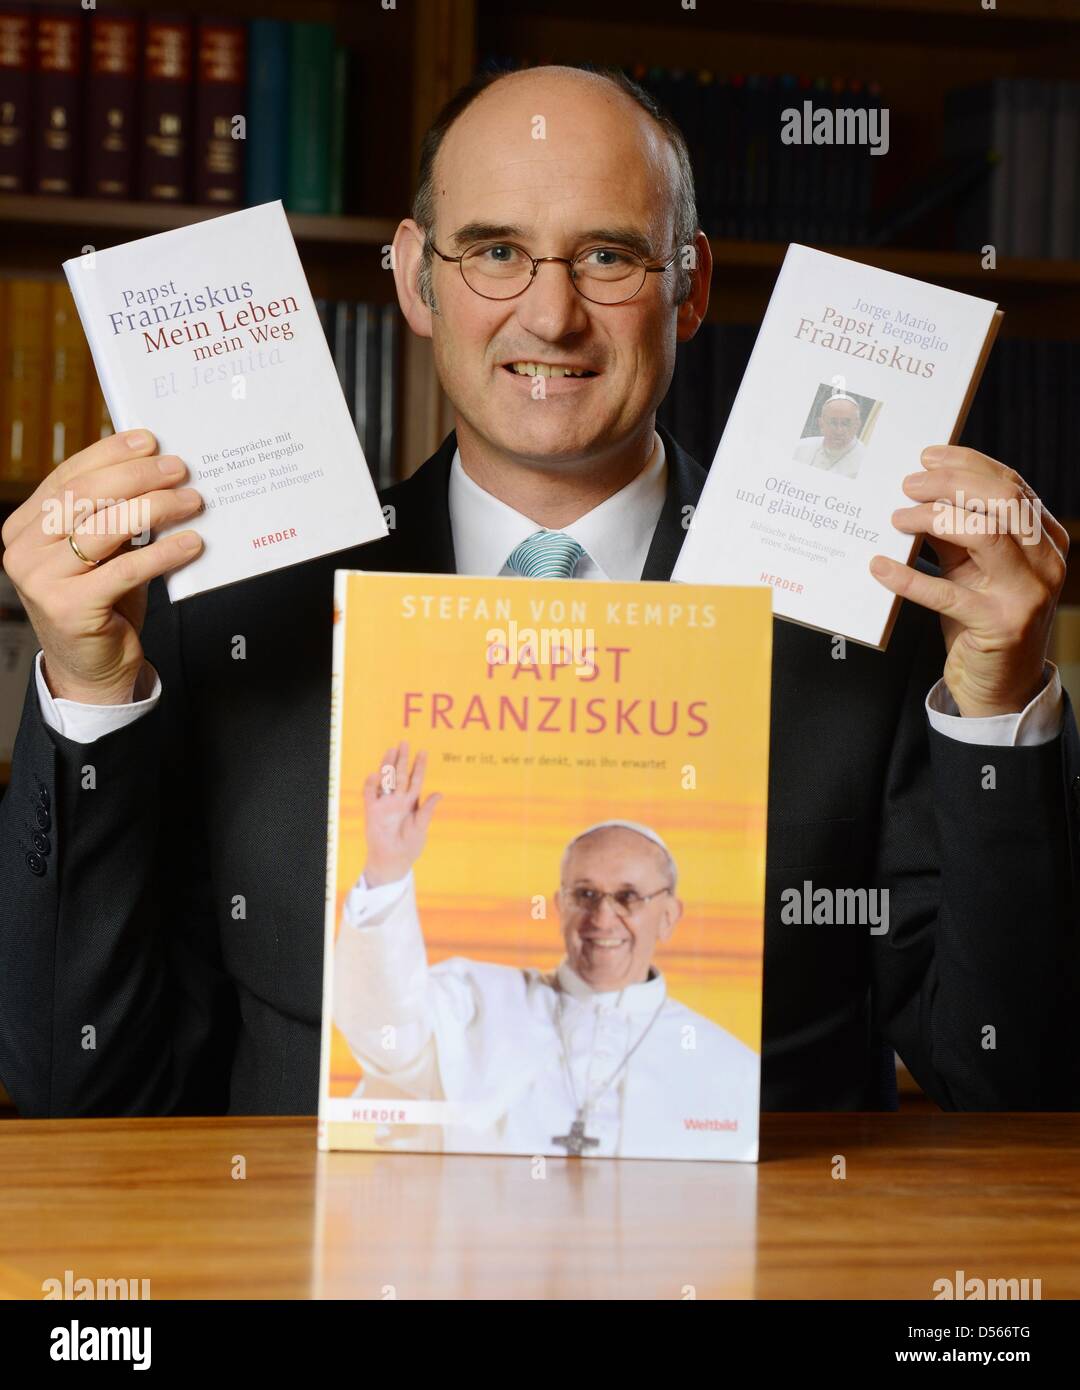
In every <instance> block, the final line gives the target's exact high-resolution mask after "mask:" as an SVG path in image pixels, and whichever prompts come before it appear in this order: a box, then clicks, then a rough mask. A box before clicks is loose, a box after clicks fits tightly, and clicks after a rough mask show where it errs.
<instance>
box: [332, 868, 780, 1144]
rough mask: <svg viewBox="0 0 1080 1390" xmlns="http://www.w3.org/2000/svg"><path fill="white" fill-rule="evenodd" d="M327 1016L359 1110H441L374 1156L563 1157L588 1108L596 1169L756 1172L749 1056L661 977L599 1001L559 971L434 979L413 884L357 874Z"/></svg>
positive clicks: (754, 1066) (461, 964)
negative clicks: (350, 1065) (718, 1166)
mask: <svg viewBox="0 0 1080 1390" xmlns="http://www.w3.org/2000/svg"><path fill="white" fill-rule="evenodd" d="M333 1016H334V1022H335V1023H336V1024H337V1026H338V1028H339V1029H340V1030H341V1032H342V1034H343V1035H344V1037H345V1038H346V1040H347V1041H348V1044H349V1047H350V1048H351V1049H352V1052H353V1055H354V1056H355V1057H356V1059H357V1061H358V1062H359V1063H360V1064H361V1066H362V1067H363V1069H364V1079H363V1080H362V1081H361V1082H360V1085H359V1086H358V1088H357V1090H356V1092H355V1095H356V1096H357V1097H363V1098H366V1099H369V1100H373V1101H380V1100H381V1101H387V1100H397V1101H399V1102H400V1101H409V1100H413V1101H422V1102H433V1101H434V1102H437V1103H441V1104H440V1105H439V1109H438V1111H437V1112H436V1114H435V1115H430V1114H429V1115H428V1117H427V1119H426V1123H422V1124H417V1123H415V1122H414V1121H413V1118H412V1117H411V1116H410V1115H409V1112H408V1110H407V1109H406V1108H405V1107H404V1106H402V1107H401V1108H400V1111H399V1123H396V1124H385V1125H383V1126H381V1127H380V1129H379V1131H378V1133H377V1138H376V1142H377V1143H378V1144H379V1146H380V1147H385V1148H395V1147H400V1148H409V1149H417V1148H420V1149H437V1150H443V1151H445V1152H450V1153H516V1154H556V1155H560V1156H562V1157H565V1156H566V1152H567V1150H566V1147H565V1146H564V1145H560V1144H559V1143H558V1142H557V1138H558V1136H560V1135H561V1136H566V1135H568V1134H569V1132H570V1126H571V1124H572V1123H573V1121H574V1119H575V1116H576V1115H577V1114H578V1113H579V1110H581V1108H582V1107H583V1105H584V1103H585V1102H586V1101H588V1107H587V1112H586V1117H585V1134H586V1135H587V1136H588V1137H589V1138H591V1139H595V1140H596V1143H595V1144H593V1145H589V1147H588V1151H587V1156H590V1157H593V1156H594V1157H619V1158H697V1159H707V1158H714V1159H716V1158H726V1159H744V1160H747V1161H753V1160H754V1159H756V1158H757V1118H758V1109H759V1085H760V1059H759V1058H758V1055H757V1053H756V1052H754V1051H753V1049H751V1048H749V1047H747V1046H746V1044H745V1043H743V1042H741V1041H740V1040H739V1039H738V1038H736V1037H734V1036H733V1035H732V1034H731V1033H729V1032H727V1030H726V1029H724V1028H721V1027H720V1026H719V1025H718V1024H716V1023H713V1022H712V1020H711V1019H708V1018H705V1017H704V1016H703V1015H701V1014H697V1013H694V1012H693V1010H691V1009H688V1008H687V1007H686V1005H685V1004H680V1003H679V1002H678V1001H677V1000H675V999H672V998H671V997H670V996H669V995H668V993H667V985H666V983H665V981H664V977H663V975H661V974H659V973H658V972H657V971H656V970H655V969H654V970H653V972H652V974H651V977H650V978H649V979H648V980H644V981H642V982H641V983H640V984H633V985H627V986H625V987H624V988H623V989H619V990H607V991H594V990H593V989H592V988H591V987H590V986H589V985H588V984H586V982H585V981H584V980H583V979H582V978H581V977H580V976H579V975H578V974H577V973H576V971H574V970H573V969H572V967H571V966H570V963H569V961H567V960H565V959H564V960H563V962H562V963H561V964H560V965H559V967H558V969H557V970H555V971H554V972H552V973H550V974H547V973H543V972H541V971H539V970H532V969H518V968H516V967H514V966H508V965H495V964H493V963H491V962H489V961H477V960H469V959H467V958H466V957H464V956H455V957H452V958H451V959H449V960H443V961H439V962H438V963H437V964H436V965H433V966H429V965H428V961H427V951H426V949H425V946H424V938H423V933H422V931H421V926H420V919H419V915H418V912H417V904H416V892H415V886H414V880H413V875H412V872H411V871H410V872H409V873H408V874H407V875H406V876H405V877H404V878H402V879H398V880H397V881H396V882H394V883H386V884H381V885H380V886H379V887H377V888H368V887H367V885H366V883H365V882H364V878H363V875H361V877H360V880H359V882H358V883H357V884H356V886H355V887H354V888H353V889H352V890H351V891H350V893H349V895H348V897H347V898H346V900H345V907H344V910H343V913H342V922H341V930H340V931H339V932H338V937H337V943H336V945H335V947H334V1002H333ZM631 1049H633V1051H632V1053H631ZM628 1054H630V1055H629V1056H628ZM624 1059H626V1060H625V1063H624Z"/></svg>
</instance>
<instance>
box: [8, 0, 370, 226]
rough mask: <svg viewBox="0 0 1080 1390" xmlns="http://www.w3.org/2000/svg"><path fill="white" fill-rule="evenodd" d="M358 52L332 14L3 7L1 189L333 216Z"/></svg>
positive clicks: (353, 158) (352, 124) (348, 164)
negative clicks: (280, 206) (246, 15)
mask: <svg viewBox="0 0 1080 1390" xmlns="http://www.w3.org/2000/svg"><path fill="white" fill-rule="evenodd" d="M357 76H358V64H357V55H356V53H355V51H354V50H352V49H349V48H346V47H344V46H341V45H339V44H337V43H336V42H335V36H334V30H333V27H332V26H331V25H329V24H316V23H307V22H290V21H284V20H273V19H255V20H252V21H250V22H244V21H240V20H222V19H197V20H191V19H186V18H184V17H182V16H181V17H177V16H175V15H149V16H147V17H145V18H142V17H139V16H134V15H123V14H107V13H104V12H102V13H98V12H97V11H96V10H95V9H94V8H93V7H90V8H89V9H81V10H75V11H73V12H68V13H44V12H43V13H40V14H38V13H35V12H33V11H30V10H27V9H24V8H23V7H19V6H16V7H11V6H7V5H5V6H2V7H0V192H7V193H40V194H46V195H57V196H68V197H71V196H85V197H89V198H123V199H142V200H149V201H159V202H170V203H190V202H195V203H202V204H208V205H213V206H219V207H222V208H231V207H243V206H245V205H254V204H257V203H265V202H270V201H272V200H273V199H275V198H281V199H282V201H283V202H284V203H285V205H286V207H288V208H289V209H290V211H293V212H302V213H340V212H343V211H346V210H351V208H349V209H347V208H346V206H345V204H346V200H347V197H348V196H349V195H348V194H347V190H346V182H347V181H348V182H349V184H350V188H351V187H352V183H351V179H352V176H353V174H354V173H355V170H356V166H357V156H358V153H359V151H358V149H357V148H355V146H356V141H355V140H353V139H351V138H350V136H349V131H350V130H351V131H356V130H357V129H358V123H357V122H356V121H355V120H354V119H353V118H352V115H353V113H352V109H351V106H350V102H351V100H352V97H353V95H354V94H355V90H356V80H357Z"/></svg>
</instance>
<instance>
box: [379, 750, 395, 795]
mask: <svg viewBox="0 0 1080 1390" xmlns="http://www.w3.org/2000/svg"><path fill="white" fill-rule="evenodd" d="M388 768H389V770H390V776H391V778H393V777H395V776H396V773H395V772H394V750H393V748H388V749H387V750H386V751H385V753H383V755H382V762H380V764H379V770H378V772H377V773H376V774H375V776H376V779H377V783H378V787H379V790H380V791H381V790H382V788H383V787H384V786H385V785H386V772H387V769H388ZM390 790H391V791H392V790H393V787H391V788H390Z"/></svg>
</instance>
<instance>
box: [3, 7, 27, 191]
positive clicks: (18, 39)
mask: <svg viewBox="0 0 1080 1390" xmlns="http://www.w3.org/2000/svg"><path fill="white" fill-rule="evenodd" d="M33 65H34V21H33V17H32V16H31V15H30V14H29V13H24V12H23V11H21V10H7V9H6V10H4V12H3V13H2V14H0V193H25V192H26V191H27V190H28V189H29V187H30V132H31V130H32V129H33V125H32V120H33V108H32V105H31V100H32V96H33V83H32V78H31V71H32V69H33Z"/></svg>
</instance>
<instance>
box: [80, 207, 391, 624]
mask: <svg viewBox="0 0 1080 1390" xmlns="http://www.w3.org/2000/svg"><path fill="white" fill-rule="evenodd" d="M64 272H65V274H66V275H67V278H68V283H69V284H70V286H71V291H72V294H73V295H74V297H75V303H76V305H77V306H78V310H79V316H80V318H81V319H82V324H83V328H84V330H85V332H86V337H87V340H88V341H89V344H90V350H91V352H92V353H93V357H94V366H95V368H96V370H97V374H98V380H99V381H100V383H101V389H102V392H103V393H104V396H105V400H106V402H107V403H108V408H109V414H110V416H111V418H112V421H113V424H114V425H115V426H116V428H117V429H118V430H125V429H132V428H134V427H136V426H144V427H145V428H147V429H149V430H152V431H153V432H154V434H155V435H156V437H157V440H158V447H159V450H160V452H161V453H169V454H177V455H179V457H180V458H182V459H183V460H184V462H185V463H186V464H187V465H188V469H189V473H190V479H189V481H190V484H191V486H192V487H195V488H197V489H198V491H199V492H200V493H201V494H202V497H203V501H204V508H205V509H204V511H202V512H201V513H200V514H199V515H198V516H196V517H195V518H194V519H193V520H192V521H185V522H184V523H182V529H185V530H186V529H187V528H188V527H193V528H194V529H195V530H197V531H198V532H199V533H200V535H201V536H202V538H203V541H204V545H205V548H204V550H203V551H202V552H201V553H200V554H199V556H198V557H197V558H196V559H195V560H193V561H192V562H191V563H190V564H188V565H186V566H184V567H183V568H182V569H178V570H175V571H173V572H172V573H171V574H170V575H168V576H167V577H166V585H167V587H168V591H169V596H170V598H172V599H174V600H175V599H180V598H187V597H188V596H189V595H191V594H197V593H201V592H202V591H203V590H205V589H213V588H217V587H218V586H220V585H222V584H231V583H234V582H235V581H236V580H239V579H246V578H248V577H250V576H252V575H256V574H265V573H267V572H268V571H270V570H275V569H280V568H282V567H283V566H285V565H293V564H297V563H298V562H300V561H302V560H310V559H312V558H314V557H315V556H317V555H325V554H328V553H330V552H331V551H335V550H342V549H344V548H345V547H346V546H354V545H361V544H363V543H364V542H365V541H370V540H374V539H375V538H376V537H378V536H384V535H386V533H387V532H386V524H385V522H384V521H383V517H382V512H381V510H380V508H379V503H378V498H377V497H376V495H375V490H374V487H373V486H372V483H371V479H370V477H369V475H368V470H367V465H366V463H365V461H364V455H363V452H362V450H361V448H360V445H359V442H358V440H357V438H356V432H355V431H354V429H353V427H352V422H351V420H350V417H349V411H348V408H347V407H346V404H345V401H344V398H343V397H342V394H341V389H340V387H339V385H338V381H337V377H336V374H335V371H334V364H333V360H332V358H331V356H330V349H329V348H328V346H327V343H326V339H325V337H324V335H323V331H322V325H321V324H320V322H319V316H318V313H317V311H316V309H315V304H314V301H313V300H312V297H311V291H310V289H309V288H308V283H307V279H306V277H305V275H304V270H303V267H302V266H301V264H300V257H299V256H298V254H297V251H296V244H295V242H294V241H293V238H292V233H291V231H290V230H289V224H288V221H287V219H286V217H285V212H284V209H283V208H282V206H281V204H280V203H265V204H263V205H262V206H261V207H257V208H247V209H244V210H242V211H239V212H233V213H227V214H225V215H224V216H222V217H215V218H210V219H208V220H207V221H205V222H198V223H195V224H194V225H192V226H188V227H178V228H176V229H175V230H173V231H168V232H160V233H158V234H157V235H155V236H149V237H143V238H142V239H141V240H139V241H133V242H129V243H128V244H126V245H124V246H116V247H110V248H109V249H108V250H105V251H97V252H95V253H94V254H93V255H90V256H82V257H77V258H75V259H74V260H70V261H66V262H65V263H64ZM174 529H180V528H174Z"/></svg>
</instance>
